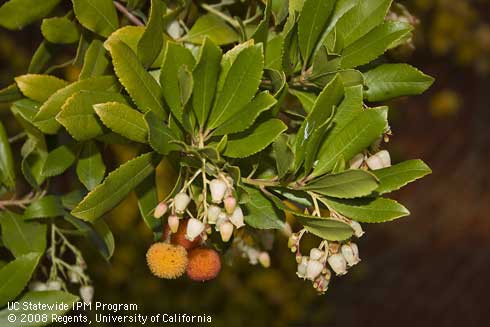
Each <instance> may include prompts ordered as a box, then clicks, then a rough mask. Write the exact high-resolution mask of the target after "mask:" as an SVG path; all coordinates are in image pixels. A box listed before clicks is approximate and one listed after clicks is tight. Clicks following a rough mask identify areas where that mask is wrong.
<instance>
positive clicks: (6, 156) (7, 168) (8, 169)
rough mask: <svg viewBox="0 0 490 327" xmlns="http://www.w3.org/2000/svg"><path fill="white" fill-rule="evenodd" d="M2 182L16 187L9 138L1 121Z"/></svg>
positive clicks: (0, 166) (10, 186)
mask: <svg viewBox="0 0 490 327" xmlns="http://www.w3.org/2000/svg"><path fill="white" fill-rule="evenodd" d="M0 184H4V185H5V186H6V187H7V188H9V189H14V188H15V170H14V161H13V156H12V149H11V148H10V143H9V139H8V136H7V132H6V131H5V127H4V126H3V123H2V122H1V121H0Z"/></svg>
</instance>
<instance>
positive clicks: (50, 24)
mask: <svg viewBox="0 0 490 327" xmlns="http://www.w3.org/2000/svg"><path fill="white" fill-rule="evenodd" d="M41 32H42V34H43V36H44V38H45V39H46V40H48V41H49V42H51V43H58V44H71V43H75V42H77V41H78V39H79V38H80V33H79V32H78V29H77V26H76V25H75V24H74V23H73V22H72V21H71V20H69V19H68V18H66V17H52V18H45V19H43V23H42V24H41Z"/></svg>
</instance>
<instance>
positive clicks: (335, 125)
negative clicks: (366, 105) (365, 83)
mask: <svg viewBox="0 0 490 327" xmlns="http://www.w3.org/2000/svg"><path fill="white" fill-rule="evenodd" d="M362 110H363V102H362V85H358V86H351V87H346V88H345V96H344V100H342V102H341V103H340V105H339V107H338V109H337V111H336V113H335V115H334V116H333V119H332V128H331V129H330V131H329V132H328V136H327V138H329V139H330V138H332V139H333V138H335V137H336V136H337V134H338V133H339V132H340V131H342V130H343V129H344V128H345V127H346V126H347V124H349V123H350V122H351V121H352V120H353V119H354V118H356V117H357V116H358V115H359V114H360V113H361V112H362Z"/></svg>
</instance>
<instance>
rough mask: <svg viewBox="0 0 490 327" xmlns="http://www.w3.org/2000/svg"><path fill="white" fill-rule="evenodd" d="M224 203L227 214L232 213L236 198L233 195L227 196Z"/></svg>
mask: <svg viewBox="0 0 490 327" xmlns="http://www.w3.org/2000/svg"><path fill="white" fill-rule="evenodd" d="M224 203H225V211H226V213H227V214H229V215H231V214H233V211H235V208H236V199H235V198H234V197H233V196H227V197H226V198H225V201H224Z"/></svg>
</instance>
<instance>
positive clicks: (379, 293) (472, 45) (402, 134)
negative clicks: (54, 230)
mask: <svg viewBox="0 0 490 327" xmlns="http://www.w3.org/2000/svg"><path fill="white" fill-rule="evenodd" d="M2 2H3V1H0V3H2ZM402 3H404V4H405V5H406V6H407V7H408V8H409V9H410V11H411V12H412V13H413V14H414V15H415V16H417V17H418V18H419V19H420V24H419V25H418V26H417V29H416V31H415V37H414V43H415V46H416V49H415V50H413V51H411V50H409V49H403V51H397V52H396V53H391V54H390V57H391V60H393V61H398V60H399V61H408V62H409V63H411V64H412V65H414V66H416V67H418V68H420V69H421V70H422V71H424V72H426V73H428V74H430V75H432V76H434V77H435V78H436V82H435V84H434V85H433V87H432V88H431V89H430V90H429V91H428V92H426V93H425V94H424V95H422V96H416V97H411V98H409V99H400V100H397V101H394V102H392V103H390V106H391V110H390V116H391V117H390V121H391V125H392V130H393V132H394V136H393V137H392V139H391V141H390V143H389V144H388V145H387V148H388V149H389V150H390V152H391V153H392V156H393V161H395V162H398V161H401V160H405V159H410V158H422V159H423V160H424V161H426V162H427V163H428V164H429V165H430V166H431V168H432V169H433V174H432V175H430V176H428V177H426V178H424V179H422V180H420V181H417V182H416V183H414V184H411V185H409V186H408V187H405V188H404V189H403V190H402V191H399V192H397V193H396V194H395V195H394V197H395V198H396V199H398V200H399V201H401V202H402V203H404V204H405V205H406V206H407V207H408V208H409V209H410V210H411V212H412V215H411V216H410V217H408V218H405V219H401V220H398V221H396V222H392V223H387V224H382V225H369V226H366V228H365V229H366V231H367V233H366V235H365V236H364V237H363V238H362V239H360V240H359V242H358V244H359V247H360V251H361V258H362V260H363V261H362V262H361V263H360V264H359V265H358V266H356V267H355V268H353V269H352V270H350V273H349V274H348V275H346V276H344V277H342V278H334V279H333V281H332V283H331V286H330V289H329V290H328V292H327V294H326V295H324V296H317V295H316V294H315V292H314V290H313V289H312V288H311V285H310V284H309V283H307V282H303V281H301V280H299V279H298V278H297V277H296V275H295V262H294V257H293V256H292V255H291V254H290V253H289V252H288V249H287V246H286V240H285V239H283V238H281V237H279V239H278V240H277V241H276V243H275V247H274V249H273V251H272V253H271V257H272V267H271V268H270V269H263V268H260V267H250V266H248V264H247V263H246V262H245V260H242V259H239V258H238V259H235V260H234V261H233V264H232V265H231V266H225V267H224V269H223V271H222V273H221V274H220V276H219V277H218V279H217V280H215V281H213V282H208V283H206V284H196V283H192V282H190V281H188V280H186V279H185V278H184V279H181V280H178V281H165V280H158V279H156V278H154V277H152V276H151V275H150V273H149V271H148V269H147V267H146V264H145V257H144V255H145V251H146V248H147V247H148V245H149V244H150V243H151V235H150V234H149V233H148V231H147V230H146V227H145V226H144V225H143V223H142V222H141V220H140V219H139V218H138V213H137V208H136V206H135V203H134V199H133V198H130V199H128V200H127V201H125V202H123V203H122V204H121V205H120V206H119V207H118V208H116V210H114V212H113V213H112V214H111V217H110V219H109V223H110V225H111V227H112V229H113V231H114V234H115V237H116V251H115V254H114V258H113V260H112V261H111V263H106V262H104V261H103V260H102V259H100V257H99V256H98V254H97V253H96V251H95V250H94V249H93V248H91V247H90V246H88V245H87V244H86V243H85V242H80V246H81V247H82V248H83V249H84V250H85V253H87V254H86V255H87V261H88V264H89V270H90V274H91V276H92V278H93V279H94V284H95V288H96V300H99V301H103V302H107V303H121V302H127V303H137V304H139V305H140V308H141V309H142V311H144V312H148V313H163V312H174V313H196V314H200V313H206V314H210V315H212V316H213V324H212V325H216V326H251V325H253V326H486V325H488V322H487V320H488V311H489V310H488V308H489V306H490V305H489V303H490V301H489V300H488V294H489V293H490V278H489V276H490V219H489V217H488V215H489V210H490V188H489V186H490V174H489V173H488V170H489V159H490V145H489V144H490V143H489V141H490V139H489V138H490V129H489V128H488V124H490V83H489V71H490V25H489V21H488V16H489V14H490V6H489V2H488V1H484V0H480V1H469V0H464V1H463V0H461V1H454V0H452V1H451V0H416V1H404V2H402ZM39 42H40V32H39V29H38V26H33V27H30V28H27V29H26V30H24V31H21V32H8V31H6V30H3V29H2V30H0V87H5V86H7V85H8V84H10V83H11V82H12V79H13V77H14V76H16V75H19V74H23V73H24V72H25V71H26V69H27V66H28V63H29V59H30V56H31V55H32V53H33V52H34V50H35V48H36V47H37V45H38V44H39ZM72 51H73V50H69V49H68V48H62V49H60V56H61V59H60V62H63V61H64V60H65V61H66V60H68V59H69V58H70V57H71V56H72V55H73V52H72ZM63 57H65V58H63ZM60 74H61V76H62V77H64V78H66V79H68V80H73V79H75V78H76V76H77V74H78V71H77V70H76V69H75V68H67V69H64V70H62V71H61V72H60ZM6 109H7V107H6V106H3V107H0V116H1V118H2V121H6V122H7V124H11V125H14V123H13V122H11V118H9V116H8V113H7V110H6ZM11 128H15V126H14V127H11ZM110 151H111V154H112V155H113V156H114V157H115V158H118V159H121V160H123V159H124V158H127V157H130V156H132V152H131V150H129V149H128V148H124V147H112V148H111V149H110ZM169 174H171V172H168V171H166V172H165V171H164V172H162V173H161V179H165V176H168V175H169Z"/></svg>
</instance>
